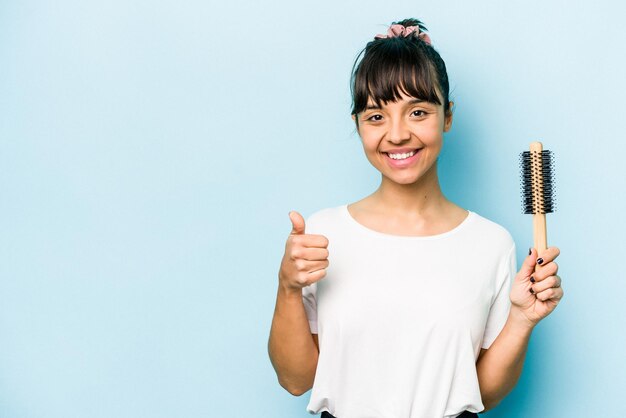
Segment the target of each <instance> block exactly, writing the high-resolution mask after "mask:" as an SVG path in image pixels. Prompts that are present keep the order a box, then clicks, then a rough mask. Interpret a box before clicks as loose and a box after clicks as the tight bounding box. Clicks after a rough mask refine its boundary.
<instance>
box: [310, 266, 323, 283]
mask: <svg viewBox="0 0 626 418" xmlns="http://www.w3.org/2000/svg"><path fill="white" fill-rule="evenodd" d="M324 277H326V269H319V270H315V271H312V272H311V273H309V275H308V277H307V282H309V283H315V282H317V281H318V280H320V279H323V278H324Z"/></svg>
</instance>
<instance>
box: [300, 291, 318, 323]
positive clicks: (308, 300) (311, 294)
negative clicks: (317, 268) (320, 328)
mask: <svg viewBox="0 0 626 418" xmlns="http://www.w3.org/2000/svg"><path fill="white" fill-rule="evenodd" d="M316 293H317V283H313V284H310V285H308V286H306V287H303V288H302V302H303V303H304V310H305V312H306V316H307V318H308V320H309V328H311V334H317V299H316Z"/></svg>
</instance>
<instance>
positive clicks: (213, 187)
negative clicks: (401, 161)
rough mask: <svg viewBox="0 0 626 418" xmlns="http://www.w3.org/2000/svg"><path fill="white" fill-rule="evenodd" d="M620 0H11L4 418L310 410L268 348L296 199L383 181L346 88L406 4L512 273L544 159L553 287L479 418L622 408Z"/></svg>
mask: <svg viewBox="0 0 626 418" xmlns="http://www.w3.org/2000/svg"><path fill="white" fill-rule="evenodd" d="M622 4H623V3H621V2H618V1H602V0H600V1H595V2H592V3H590V2H582V1H580V2H572V1H551V2H545V1H539V0H531V1H513V2H506V3H504V2H499V1H496V0H489V1H482V2H463V1H449V2H445V3H444V2H437V3H435V2H416V1H396V0H392V1H390V2H388V3H386V4H385V3H383V2H381V1H380V0H378V1H371V0H358V1H355V0H349V1H341V2H340V1H332V2H331V1H321V2H307V3H303V2H288V1H283V2H272V1H268V2H252V1H248V2H242V1H238V0H234V1H229V2H219V3H217V2H211V1H209V2H208V3H207V2H202V1H199V0H190V1H187V2H177V1H173V0H172V1H158V2H153V1H147V0H145V1H132V2H128V1H121V0H112V1H106V2H104V1H100V2H85V1H78V0H75V1H72V0H56V1H46V2H44V1H32V0H31V1H2V2H0V170H1V171H0V194H1V198H0V416H1V417H3V418H4V417H7V418H26V417H28V418H30V417H33V418H34V417H37V418H40V417H63V418H66V417H218V416H219V417H274V418H278V417H285V418H287V417H289V418H292V417H306V416H309V415H308V414H307V413H306V411H305V407H306V404H307V402H308V398H309V395H310V392H308V393H306V394H305V395H303V396H302V397H300V398H296V397H293V396H291V395H289V394H288V393H287V392H286V391H285V390H283V389H282V388H281V387H280V386H279V384H278V382H277V380H276V376H275V373H274V370H273V368H272V366H271V364H270V361H269V358H268V354H267V339H268V335H269V329H270V324H271V320H272V315H273V310H274V303H275V296H276V289H277V271H278V266H279V262H280V259H281V257H282V253H283V250H284V243H285V239H286V237H287V235H288V233H289V231H290V229H291V225H290V222H289V218H288V216H287V214H288V212H289V211H290V210H298V211H300V213H302V214H303V215H304V216H305V217H306V216H308V215H310V214H311V213H313V212H314V211H316V210H318V209H321V208H324V207H329V206H336V205H340V204H343V203H348V202H354V201H356V200H358V199H360V198H362V197H363V196H365V195H367V194H369V193H371V192H372V191H373V190H374V189H375V188H376V187H377V185H378V182H379V174H378V173H377V172H376V171H375V170H374V169H373V168H372V167H371V166H370V165H369V163H368V162H367V160H366V159H365V157H364V155H363V153H362V149H361V147H360V143H359V138H358V136H357V135H356V134H355V133H354V127H353V124H352V121H351V119H350V115H349V111H350V97H349V84H348V81H349V75H350V69H351V65H352V62H353V60H354V58H355V57H356V54H357V53H358V52H359V51H360V49H361V48H362V47H363V46H364V45H365V43H366V42H368V41H369V40H370V39H372V38H373V36H374V35H375V34H377V33H384V32H385V31H386V28H387V25H388V24H389V23H390V22H391V21H393V20H399V19H402V18H405V17H418V18H420V19H422V20H423V21H424V22H425V23H426V26H427V27H428V28H429V29H430V34H431V38H432V39H433V43H434V45H435V47H436V48H437V49H438V50H439V51H440V53H441V54H442V56H443V57H444V59H445V61H446V63H447V66H448V72H449V76H450V80H451V96H452V99H453V100H454V101H455V102H456V110H455V112H456V113H455V119H454V124H453V127H452V131H451V132H450V133H449V134H447V135H446V139H445V141H446V144H445V146H444V150H443V153H442V155H441V160H440V177H441V183H442V187H443V190H444V193H445V194H446V195H447V197H449V198H450V199H451V200H453V201H454V202H456V203H458V204H460V205H461V206H463V207H465V208H468V209H471V210H473V211H476V212H477V213H479V214H481V215H483V216H486V217H488V218H490V219H492V220H494V221H496V222H498V223H500V224H502V225H504V226H505V227H506V228H507V229H509V231H511V233H512V234H513V236H514V238H515V240H516V242H517V245H518V253H517V255H518V263H519V262H521V260H522V258H523V257H524V256H525V253H526V251H527V248H528V247H529V245H530V244H531V242H532V226H531V225H532V224H531V217H530V216H529V215H522V214H521V210H520V198H519V194H520V191H519V172H518V154H519V152H521V151H523V150H525V149H526V148H527V146H528V143H529V142H531V141H535V140H541V141H543V142H544V144H545V146H546V148H549V149H551V150H552V151H553V152H554V153H555V157H556V177H557V178H556V180H557V206H558V207H557V212H556V213H555V214H553V215H549V218H548V228H549V237H548V239H549V244H551V245H556V246H559V247H560V249H561V251H562V255H561V256H560V257H559V265H560V266H561V267H560V270H559V273H560V275H561V276H562V277H563V286H564V289H565V298H564V299H563V301H562V303H561V304H560V305H559V306H558V308H557V309H556V311H555V312H554V313H553V314H552V315H551V316H550V317H548V318H547V319H546V320H544V321H543V322H542V323H541V324H539V326H538V327H537V328H536V330H535V332H534V333H533V336H532V339H531V343H530V348H529V351H528V356H527V360H526V365H525V369H524V372H523V375H522V378H521V380H520V382H519V384H518V386H517V387H516V388H515V390H514V391H513V392H512V393H511V394H510V395H509V396H508V397H507V398H506V399H505V400H504V401H503V402H502V404H501V405H500V406H499V407H498V408H497V409H496V410H494V411H492V412H489V413H488V414H486V415H485V416H488V417H494V418H495V417H507V418H511V417H512V418H515V417H529V416H534V417H555V418H560V417H584V416H597V417H617V416H621V414H622V413H623V391H624V387H626V378H625V377H624V376H625V375H626V362H625V361H624V354H623V353H624V352H625V351H626V350H625V348H626V335H625V333H624V329H626V327H625V325H626V324H625V322H626V315H625V313H626V312H625V311H626V309H625V308H624V306H623V301H624V294H625V291H626V284H625V280H624V274H623V270H622V265H623V258H622V257H623V250H624V244H623V241H622V240H623V237H624V234H625V232H626V227H625V222H624V213H625V212H626V204H625V200H624V192H623V190H624V187H625V186H626V184H625V180H624V179H625V178H626V176H625V170H624V154H625V151H626V146H625V144H624V143H625V141H624V129H623V122H624V105H623V99H624V92H625V91H626V88H625V87H626V81H625V80H626V79H625V77H623V71H624V70H623V68H622V67H623V65H624V64H625V63H626V56H625V54H624V42H625V41H626V35H625V33H624V29H623V16H624V12H625V11H626V10H625V7H624V6H623V5H622Z"/></svg>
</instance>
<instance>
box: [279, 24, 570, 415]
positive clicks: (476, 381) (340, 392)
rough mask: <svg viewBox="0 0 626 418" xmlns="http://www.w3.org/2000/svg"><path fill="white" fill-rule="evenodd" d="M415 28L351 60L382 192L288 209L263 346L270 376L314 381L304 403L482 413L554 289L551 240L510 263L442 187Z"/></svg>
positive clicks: (293, 383)
mask: <svg viewBox="0 0 626 418" xmlns="http://www.w3.org/2000/svg"><path fill="white" fill-rule="evenodd" d="M425 29H426V28H425V27H424V26H423V25H422V23H421V22H420V21H418V20H416V19H407V20H403V21H400V22H395V23H393V24H392V25H391V26H390V28H389V30H388V32H387V34H386V35H377V36H376V37H375V38H374V40H372V41H371V42H369V43H368V44H367V46H366V47H365V49H364V50H363V51H362V53H361V54H360V55H359V57H358V58H357V61H356V62H355V65H354V68H353V74H352V96H353V97H352V98H353V104H354V107H353V109H352V119H353V120H354V122H355V124H356V129H357V131H358V133H359V136H360V138H361V142H362V145H363V149H364V151H365V156H366V157H367V159H368V160H369V161H370V163H371V164H372V165H373V166H374V167H375V168H376V169H377V170H378V171H379V172H380V173H381V182H380V186H379V187H378V189H377V190H376V191H374V192H373V193H372V194H371V195H369V196H367V197H365V198H363V199H361V200H359V201H357V202H354V203H351V204H345V205H341V206H337V207H332V208H327V209H322V210H320V211H318V212H316V213H314V214H313V215H311V216H310V217H309V218H308V219H307V221H306V228H305V221H304V219H303V218H302V216H301V215H300V214H299V213H297V212H290V213H289V217H290V219H291V222H292V231H291V234H290V235H289V237H288V239H287V243H286V246H285V255H284V257H283V259H282V263H281V266H280V270H279V275H278V278H279V286H278V295H277V300H276V309H275V312H274V318H273V322H272V328H271V331H270V338H269V347H268V348H269V354H270V359H271V361H272V364H273V366H274V368H275V370H276V373H277V375H278V380H279V382H280V384H281V385H282V386H283V387H284V388H285V389H287V390H288V391H289V392H290V393H292V394H294V395H301V394H303V393H304V392H306V391H308V390H309V389H311V388H312V389H313V391H312V393H311V398H310V401H309V404H308V407H307V410H308V411H309V412H310V413H320V412H322V417H337V418H434V417H471V416H476V413H478V412H481V411H485V410H489V409H491V408H493V407H494V406H496V405H497V404H498V403H499V402H500V401H501V400H502V399H503V398H504V397H505V396H506V395H507V394H508V393H509V392H510V391H511V389H513V387H514V386H515V384H516V383H517V380H518V378H519V376H520V373H521V371H522V366H523V363H524V357H525V353H526V349H527V345H528V341H529V338H530V335H531V332H532V330H533V328H534V326H535V325H536V324H537V323H538V322H539V321H540V320H541V319H543V318H545V317H546V316H547V315H548V314H549V313H550V312H552V311H553V310H554V308H555V307H556V306H557V304H558V303H559V301H560V299H561V298H562V297H563V290H562V288H561V279H560V277H559V276H558V275H557V270H558V266H557V264H556V263H555V262H554V259H555V258H556V257H557V256H558V255H559V250H558V248H556V247H551V248H548V249H547V250H546V251H545V252H542V253H541V254H537V251H536V250H535V249H531V250H530V251H529V255H528V257H527V258H526V259H525V260H524V263H523V265H522V268H521V270H520V271H519V272H517V273H516V268H517V266H516V258H515V243H514V242H513V239H512V237H511V235H510V234H509V233H508V231H507V230H506V229H504V228H503V227H502V226H500V225H498V224H496V223H494V222H492V221H490V220H488V219H486V218H484V217H482V216H480V215H479V214H477V213H475V212H472V211H469V210H466V209H464V208H462V207H459V206H458V205H456V204H454V203H453V202H451V201H450V200H448V199H447V198H446V197H445V196H444V195H443V193H442V191H441V188H440V186H439V181H438V176H437V158H438V156H439V153H440V151H441V148H442V146H443V142H444V133H445V132H448V131H449V130H450V127H451V126H452V106H453V103H452V102H451V101H450V100H449V97H448V90H449V85H448V76H447V73H446V67H445V64H444V62H443V60H442V59H441V57H440V56H439V54H438V53H437V51H436V50H435V49H434V48H433V46H432V44H431V41H430V38H429V37H428V35H427V34H425V33H424V30H425ZM359 58H360V61H359ZM305 229H306V232H305Z"/></svg>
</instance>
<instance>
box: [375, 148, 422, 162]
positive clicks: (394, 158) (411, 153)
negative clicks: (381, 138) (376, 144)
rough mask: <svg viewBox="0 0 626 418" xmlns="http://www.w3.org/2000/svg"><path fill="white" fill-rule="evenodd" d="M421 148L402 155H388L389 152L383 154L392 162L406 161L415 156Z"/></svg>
mask: <svg viewBox="0 0 626 418" xmlns="http://www.w3.org/2000/svg"><path fill="white" fill-rule="evenodd" d="M420 149H421V148H419V149H415V150H413V151H409V152H403V153H397V154H396V153H394V154H392V153H389V152H383V154H387V156H388V157H389V158H391V159H392V160H406V159H407V158H410V157H412V156H414V155H415V154H417V153H418V152H419V151H420Z"/></svg>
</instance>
